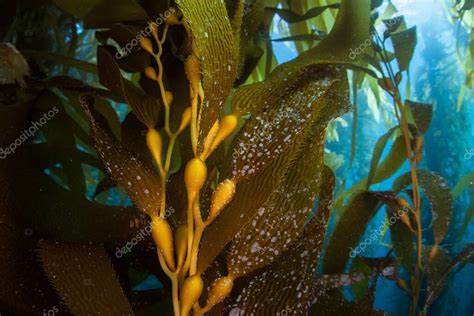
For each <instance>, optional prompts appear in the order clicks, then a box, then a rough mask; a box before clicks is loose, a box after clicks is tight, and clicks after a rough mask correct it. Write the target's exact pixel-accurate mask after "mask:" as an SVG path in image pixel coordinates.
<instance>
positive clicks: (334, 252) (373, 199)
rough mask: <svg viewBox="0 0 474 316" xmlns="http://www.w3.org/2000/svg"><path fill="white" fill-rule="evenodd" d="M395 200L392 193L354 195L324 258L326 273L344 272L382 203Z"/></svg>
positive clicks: (369, 192)
mask: <svg viewBox="0 0 474 316" xmlns="http://www.w3.org/2000/svg"><path fill="white" fill-rule="evenodd" d="M394 199H395V197H394V195H393V194H391V193H390V192H371V191H365V192H361V193H358V194H356V195H354V196H353V197H352V198H351V200H350V201H349V203H348V205H347V207H346V209H345V211H344V212H343V214H342V216H341V218H340V219H339V221H338V222H337V224H336V227H335V228H334V231H333V233H332V235H331V238H330V240H329V243H328V247H327V249H326V254H325V256H324V269H323V270H324V273H327V274H333V273H341V272H344V270H345V267H346V264H347V262H348V261H349V258H350V256H351V253H352V251H353V250H352V249H353V247H356V246H357V243H358V242H359V239H360V238H361V237H362V235H363V233H364V231H365V229H366V226H367V224H368V223H369V221H370V220H371V219H372V217H373V216H374V215H375V214H376V212H377V210H378V209H379V207H380V206H381V202H385V203H388V202H391V201H393V200H394Z"/></svg>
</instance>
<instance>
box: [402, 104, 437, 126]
mask: <svg viewBox="0 0 474 316" xmlns="http://www.w3.org/2000/svg"><path fill="white" fill-rule="evenodd" d="M405 105H406V106H408V107H410V110H411V114H412V115H413V119H414V120H415V123H416V126H417V127H418V129H419V130H420V132H421V133H422V134H425V133H426V131H427V130H428V128H429V127H430V124H431V119H432V118H433V106H432V105H431V104H426V103H419V102H413V101H410V100H406V102H405Z"/></svg>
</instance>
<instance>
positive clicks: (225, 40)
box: [176, 0, 239, 146]
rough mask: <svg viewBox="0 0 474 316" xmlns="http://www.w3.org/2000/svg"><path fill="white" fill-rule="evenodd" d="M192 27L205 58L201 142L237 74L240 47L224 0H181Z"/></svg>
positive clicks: (178, 0) (182, 7)
mask: <svg viewBox="0 0 474 316" xmlns="http://www.w3.org/2000/svg"><path fill="white" fill-rule="evenodd" d="M176 3H177V4H178V7H179V9H180V10H181V12H182V13H183V16H184V21H185V23H186V24H187V25H188V27H189V28H190V29H191V32H192V34H193V37H194V43H195V45H196V48H197V50H198V54H199V58H200V61H201V72H202V81H203V82H202V84H203V89H204V95H205V98H204V103H203V106H202V109H201V113H200V128H201V129H200V133H199V144H200V146H202V145H203V140H204V138H205V137H206V136H207V134H208V132H209V130H210V129H211V127H212V125H213V124H214V122H215V121H216V119H217V118H218V116H219V114H220V112H221V110H222V107H223V105H224V102H225V100H226V99H227V96H228V95H229V93H230V90H231V88H232V85H233V83H234V81H235V78H236V76H237V67H238V58H239V57H238V56H239V47H238V39H237V38H236V37H235V36H234V33H233V31H232V26H231V22H230V19H229V16H228V14H227V9H226V6H225V3H224V1H220V0H208V1H206V5H203V4H202V3H200V2H198V1H195V0H177V1H176Z"/></svg>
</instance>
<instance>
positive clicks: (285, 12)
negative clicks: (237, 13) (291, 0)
mask: <svg viewBox="0 0 474 316" xmlns="http://www.w3.org/2000/svg"><path fill="white" fill-rule="evenodd" d="M337 8H339V3H335V4H330V5H325V6H321V7H314V8H311V9H309V10H308V11H307V12H306V13H305V14H303V15H300V14H298V13H295V12H293V11H291V10H289V9H278V8H265V11H267V12H269V13H271V14H272V15H274V14H275V13H276V14H278V15H279V16H280V18H281V19H283V20H284V21H285V22H288V23H297V22H301V21H306V20H309V19H312V18H315V17H317V16H319V15H320V14H321V13H323V12H324V11H326V10H327V9H337Z"/></svg>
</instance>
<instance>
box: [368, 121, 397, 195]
mask: <svg viewBox="0 0 474 316" xmlns="http://www.w3.org/2000/svg"><path fill="white" fill-rule="evenodd" d="M397 130H398V126H396V127H393V128H391V129H390V130H389V131H388V132H387V133H385V135H383V136H382V137H380V138H379V140H378V141H377V143H376V144H375V148H374V153H373V154H372V160H371V162H370V171H369V175H368V176H367V185H366V189H368V188H369V187H370V186H371V185H372V180H373V179H374V176H375V172H376V171H377V167H378V165H379V161H380V158H381V157H382V153H383V151H384V149H385V146H387V143H388V141H389V140H390V138H391V137H392V135H393V133H394V132H396V131H397Z"/></svg>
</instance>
